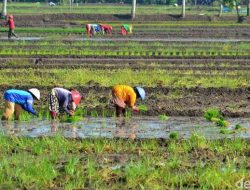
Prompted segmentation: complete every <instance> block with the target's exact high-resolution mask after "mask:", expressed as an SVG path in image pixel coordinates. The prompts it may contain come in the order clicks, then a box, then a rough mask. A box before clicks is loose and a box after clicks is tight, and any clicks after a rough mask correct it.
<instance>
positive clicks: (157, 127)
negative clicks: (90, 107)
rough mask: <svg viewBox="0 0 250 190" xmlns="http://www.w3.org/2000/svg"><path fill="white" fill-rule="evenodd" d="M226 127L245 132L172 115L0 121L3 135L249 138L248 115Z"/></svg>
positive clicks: (249, 120) (234, 120)
mask: <svg viewBox="0 0 250 190" xmlns="http://www.w3.org/2000/svg"><path fill="white" fill-rule="evenodd" d="M227 120H228V121H229V122H230V124H231V125H230V127H229V128H228V129H229V130H232V131H233V130H234V127H235V125H236V124H241V125H242V126H243V127H245V128H246V130H245V131H241V132H237V133H235V134H226V135H225V134H220V128H219V127H217V126H215V125H214V124H212V123H211V122H207V121H205V119H204V118H199V117H171V118H170V119H169V120H167V121H160V120H159V118H157V117H146V118H140V117H138V118H136V117H133V118H132V119H125V118H117V119H115V118H85V119H84V120H82V121H79V122H76V123H60V122H59V121H48V120H31V121H29V122H20V121H15V122H14V121H2V122H1V126H0V130H1V131H2V133H3V134H6V135H15V136H28V137H41V136H52V135H55V134H61V135H63V136H65V137H67V138H99V137H105V138H113V137H118V138H131V139H135V138H169V134H170V133H171V132H173V131H175V132H178V133H179V136H180V138H189V137H190V135H191V134H192V133H193V132H196V133H199V134H201V135H203V136H205V137H206V138H210V139H218V138H225V137H226V138H227V137H229V138H234V137H241V138H250V118H231V119H227Z"/></svg>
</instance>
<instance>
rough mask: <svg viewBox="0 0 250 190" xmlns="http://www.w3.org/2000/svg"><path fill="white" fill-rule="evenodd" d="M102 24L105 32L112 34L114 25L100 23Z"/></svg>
mask: <svg viewBox="0 0 250 190" xmlns="http://www.w3.org/2000/svg"><path fill="white" fill-rule="evenodd" d="M100 25H101V28H102V31H103V33H105V34H112V29H113V28H112V26H110V25H107V24H100Z"/></svg>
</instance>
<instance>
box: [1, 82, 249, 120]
mask: <svg viewBox="0 0 250 190" xmlns="http://www.w3.org/2000/svg"><path fill="white" fill-rule="evenodd" d="M9 88H18V89H28V88H30V86H22V85H19V86H0V91H1V93H2V94H3V92H4V91H5V90H6V89H9ZM75 88H76V89H78V90H79V92H80V93H81V94H82V95H83V97H85V98H87V97H88V96H89V95H91V96H93V94H94V95H95V97H94V98H95V100H83V102H82V104H81V107H83V108H86V109H87V110H88V113H89V114H90V113H91V111H94V110H95V111H96V112H97V113H98V114H99V115H102V113H103V111H110V110H112V111H114V108H113V106H112V105H110V104H109V98H110V92H111V87H102V86H100V85H98V84H97V83H95V82H93V81H90V82H89V84H88V86H75ZM39 89H40V90H41V97H42V98H41V101H40V102H39V103H37V102H36V105H35V107H46V105H47V95H48V93H49V91H50V89H51V87H48V86H40V87H39ZM145 90H146V92H147V99H146V100H145V101H144V102H140V101H139V102H138V103H139V104H141V103H143V104H145V105H146V106H147V107H148V111H146V112H141V113H140V114H141V115H148V116H158V115H160V114H166V115H169V116H202V115H203V113H204V111H205V110H206V109H208V108H215V107H216V108H219V109H220V110H221V111H222V113H223V114H224V115H225V116H229V117H250V88H237V89H228V88H201V87H197V88H166V87H161V86H158V87H145ZM173 94H178V95H177V96H176V97H175V96H173ZM1 98H2V97H1ZM1 102H2V103H1V107H3V100H2V99H1ZM93 102H95V103H93Z"/></svg>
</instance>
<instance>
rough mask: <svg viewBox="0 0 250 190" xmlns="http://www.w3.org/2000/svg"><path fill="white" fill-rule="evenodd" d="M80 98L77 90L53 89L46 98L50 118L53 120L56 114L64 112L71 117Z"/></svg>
mask: <svg viewBox="0 0 250 190" xmlns="http://www.w3.org/2000/svg"><path fill="white" fill-rule="evenodd" d="M81 98H82V97H81V95H80V93H79V92H78V91H77V90H70V91H69V90H67V89H64V88H53V89H52V90H51V92H50V93H49V96H48V101H49V111H50V115H51V118H52V119H55V118H56V116H57V115H58V114H62V113H64V112H66V113H67V114H69V115H70V116H73V115H74V112H75V109H76V107H77V106H78V105H79V103H80V101H81Z"/></svg>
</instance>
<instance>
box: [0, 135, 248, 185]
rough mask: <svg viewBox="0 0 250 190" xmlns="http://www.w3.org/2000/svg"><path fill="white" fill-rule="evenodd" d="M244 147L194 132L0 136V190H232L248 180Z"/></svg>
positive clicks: (238, 143)
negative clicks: (157, 136) (177, 136)
mask: <svg viewBox="0 0 250 190" xmlns="http://www.w3.org/2000/svg"><path fill="white" fill-rule="evenodd" d="M249 148H250V147H249V144H248V143H247V142H246V141H244V140H241V139H233V140H227V139H225V140H220V141H209V140H206V139H204V138H203V137H201V136H199V135H197V134H193V135H192V136H191V138H190V139H188V140H185V141H181V140H175V141H170V142H166V143H162V141H157V140H140V141H137V140H129V139H116V140H115V139H84V140H70V139H65V138H63V137H61V136H54V137H51V138H50V137H43V138H25V137H6V136H1V138H0V151H1V154H0V159H1V165H0V188H1V189H14V188H17V187H18V188H21V189H23V188H27V189H31V188H34V189H49V188H62V189H81V188H88V189H107V188H111V189H118V188H120V189H166V188H169V189H171V188H172V189H176V188H178V189H182V188H187V187H188V188H191V189H192V188H194V187H195V188H198V189H211V188H214V189H234V187H235V186H234V185H235V183H236V182H237V181H238V180H240V179H242V178H243V179H244V180H250V176H249V168H248V167H249V161H250V157H249V155H248V154H247V151H248V149H249ZM214 176H216V177H214ZM162 187H164V188H162Z"/></svg>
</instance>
